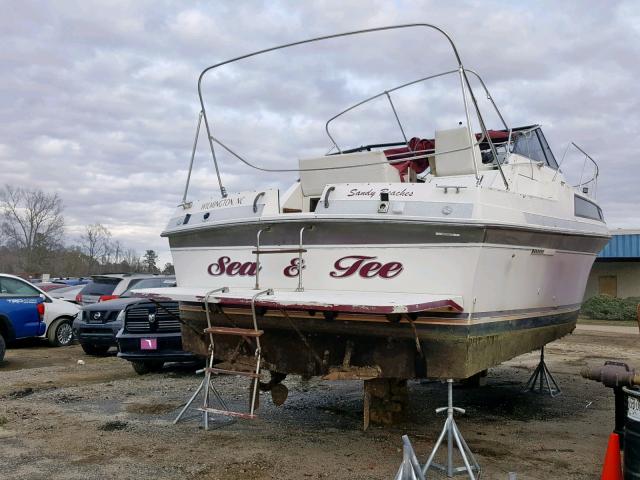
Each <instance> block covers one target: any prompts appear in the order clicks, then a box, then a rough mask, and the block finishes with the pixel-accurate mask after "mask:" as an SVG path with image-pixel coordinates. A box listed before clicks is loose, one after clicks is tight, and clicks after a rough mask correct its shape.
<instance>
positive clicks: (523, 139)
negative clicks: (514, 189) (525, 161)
mask: <svg viewBox="0 0 640 480" xmlns="http://www.w3.org/2000/svg"><path fill="white" fill-rule="evenodd" d="M511 151H512V152H513V153H517V154H519V155H522V156H523V157H527V158H530V159H531V160H533V161H534V162H542V163H544V164H546V165H547V166H548V167H550V168H553V169H554V170H557V169H558V162H557V161H556V158H555V157H554V155H553V152H552V151H551V148H549V144H548V143H547V139H546V138H545V137H544V134H543V133H542V130H541V129H540V127H534V128H532V129H530V130H527V131H523V132H519V133H518V134H517V135H516V136H515V138H514V141H513V148H512V150H511Z"/></svg>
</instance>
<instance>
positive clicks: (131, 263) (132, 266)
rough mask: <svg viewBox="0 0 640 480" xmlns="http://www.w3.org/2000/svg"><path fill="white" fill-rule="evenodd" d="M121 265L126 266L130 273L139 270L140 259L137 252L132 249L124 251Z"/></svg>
mask: <svg viewBox="0 0 640 480" xmlns="http://www.w3.org/2000/svg"><path fill="white" fill-rule="evenodd" d="M122 264H123V266H124V265H126V266H127V267H128V268H129V271H131V272H137V271H139V270H141V264H140V257H139V256H138V252H136V251H135V250H134V249H133V248H128V249H126V250H125V251H124V252H123V254H122Z"/></svg>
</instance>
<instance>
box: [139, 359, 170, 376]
mask: <svg viewBox="0 0 640 480" xmlns="http://www.w3.org/2000/svg"><path fill="white" fill-rule="evenodd" d="M131 366H132V367H133V369H134V370H135V372H136V373H137V374H138V375H146V374H147V373H151V372H159V371H160V370H162V367H163V366H164V362H160V361H150V360H148V361H144V362H131Z"/></svg>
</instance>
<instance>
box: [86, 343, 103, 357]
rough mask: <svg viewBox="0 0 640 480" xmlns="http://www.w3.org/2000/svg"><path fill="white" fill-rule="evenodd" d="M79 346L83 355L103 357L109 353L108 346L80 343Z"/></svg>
mask: <svg viewBox="0 0 640 480" xmlns="http://www.w3.org/2000/svg"><path fill="white" fill-rule="evenodd" d="M80 346H81V347H82V350H84V353H86V354H87V355H93V356H95V357H104V356H105V355H106V354H107V352H108V351H109V346H108V345H93V344H91V343H81V344H80Z"/></svg>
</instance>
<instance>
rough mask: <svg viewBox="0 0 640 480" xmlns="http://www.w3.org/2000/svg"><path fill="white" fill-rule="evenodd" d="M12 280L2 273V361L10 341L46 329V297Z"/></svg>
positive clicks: (0, 353) (0, 340) (0, 323)
mask: <svg viewBox="0 0 640 480" xmlns="http://www.w3.org/2000/svg"><path fill="white" fill-rule="evenodd" d="M11 280H12V279H8V277H6V276H4V275H0V362H1V361H2V360H3V359H4V354H5V351H6V348H7V344H8V343H11V342H13V341H14V340H17V339H20V338H29V337H38V336H40V335H41V334H42V333H44V331H45V330H46V326H45V324H44V321H43V319H44V312H45V304H44V298H43V297H42V296H41V295H40V293H39V292H37V291H35V290H31V289H25V288H21V285H16V284H14V283H13V282H12V281H11ZM16 287H18V288H16Z"/></svg>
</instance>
